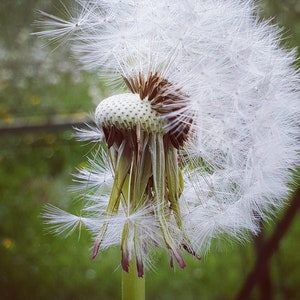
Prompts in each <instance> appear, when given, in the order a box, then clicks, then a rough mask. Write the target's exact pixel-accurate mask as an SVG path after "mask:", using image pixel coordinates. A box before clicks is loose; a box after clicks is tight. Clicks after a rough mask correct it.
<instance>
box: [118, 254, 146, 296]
mask: <svg viewBox="0 0 300 300" xmlns="http://www.w3.org/2000/svg"><path fill="white" fill-rule="evenodd" d="M122 300H145V275H144V277H142V278H141V277H138V274H137V269H136V266H135V262H134V261H133V260H131V261H130V263H129V272H128V273H127V272H124V271H122Z"/></svg>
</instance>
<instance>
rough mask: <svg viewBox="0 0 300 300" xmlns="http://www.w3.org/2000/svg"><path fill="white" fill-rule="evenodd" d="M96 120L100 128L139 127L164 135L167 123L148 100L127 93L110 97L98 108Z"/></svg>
mask: <svg viewBox="0 0 300 300" xmlns="http://www.w3.org/2000/svg"><path fill="white" fill-rule="evenodd" d="M95 120H96V123H97V125H98V126H99V127H111V126H115V127H116V128H118V129H131V128H133V127H135V126H137V125H140V126H141V129H142V130H145V131H147V132H151V133H164V128H165V125H166V124H165V123H166V121H165V120H164V119H163V118H162V117H161V116H160V115H159V113H157V112H156V111H155V110H153V109H152V108H151V103H150V102H149V101H148V99H147V98H145V99H143V100H141V98H140V96H139V95H138V94H132V93H126V94H119V95H114V96H111V97H108V98H106V99H104V100H103V101H101V102H100V104H99V105H98V106H97V108H96V112H95Z"/></svg>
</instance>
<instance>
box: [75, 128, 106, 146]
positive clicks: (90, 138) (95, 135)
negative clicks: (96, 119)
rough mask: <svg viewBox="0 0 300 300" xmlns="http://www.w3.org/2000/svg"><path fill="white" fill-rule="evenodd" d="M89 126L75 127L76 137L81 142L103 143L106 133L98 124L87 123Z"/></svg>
mask: <svg viewBox="0 0 300 300" xmlns="http://www.w3.org/2000/svg"><path fill="white" fill-rule="evenodd" d="M86 127H87V128H75V130H76V134H75V137H76V139H77V140H78V141H80V142H92V143H101V142H102V141H103V138H104V135H103V131H102V130H100V129H99V128H98V127H96V125H91V124H86Z"/></svg>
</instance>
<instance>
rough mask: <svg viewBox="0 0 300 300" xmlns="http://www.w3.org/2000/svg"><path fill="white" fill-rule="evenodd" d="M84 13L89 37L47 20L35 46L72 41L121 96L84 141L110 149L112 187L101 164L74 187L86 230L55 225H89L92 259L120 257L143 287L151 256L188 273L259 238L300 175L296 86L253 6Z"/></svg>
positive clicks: (102, 110)
mask: <svg viewBox="0 0 300 300" xmlns="http://www.w3.org/2000/svg"><path fill="white" fill-rule="evenodd" d="M77 4H78V5H79V6H81V10H80V12H79V19H80V20H84V26H77V25H78V24H79V22H78V21H76V23H75V26H74V22H72V24H73V25H70V23H68V22H69V21H62V20H60V19H56V18H55V17H52V16H49V15H47V14H45V13H44V14H43V15H44V16H45V17H48V18H50V19H51V20H52V21H51V22H50V23H48V22H47V21H46V22H45V23H44V25H46V26H49V25H50V27H53V26H54V29H52V30H46V31H45V32H44V33H40V35H42V36H46V37H49V38H50V39H53V40H57V39H61V38H67V39H68V40H69V41H70V43H71V45H72V47H71V49H72V51H73V52H74V53H75V54H76V56H77V57H78V59H79V61H80V62H81V63H82V65H83V67H84V68H87V69H96V70H98V71H99V70H100V71H101V74H102V75H101V76H106V77H108V78H109V79H110V81H111V82H115V80H119V81H120V82H122V83H123V86H124V88H125V89H126V90H127V92H125V93H123V94H117V95H116V94H115V95H113V96H111V97H109V98H106V99H104V100H103V101H101V102H100V103H99V105H98V107H97V109H96V112H95V123H96V126H97V129H95V130H94V129H92V128H91V131H89V132H86V131H85V130H79V138H80V139H81V140H83V141H87V140H91V141H93V142H96V143H98V142H99V143H102V144H104V148H103V149H106V150H105V151H106V154H105V156H106V159H105V160H107V161H108V162H109V166H110V168H111V171H112V177H109V178H110V180H109V181H106V178H108V177H106V175H105V174H107V173H106V171H105V170H106V169H105V167H104V165H105V161H104V160H103V159H102V160H101V159H100V161H99V160H98V159H97V158H96V157H93V159H92V160H90V161H89V163H90V165H91V168H88V169H86V170H84V171H83V170H80V171H79V174H78V175H77V177H76V179H75V180H77V181H79V184H80V186H81V187H80V188H79V190H80V192H82V187H85V188H86V189H85V190H86V192H83V196H84V197H85V198H86V199H87V200H88V203H89V205H90V207H89V206H87V207H85V212H87V213H90V214H91V218H92V221H91V222H90V223H88V221H87V220H88V217H86V218H85V219H82V218H79V219H77V218H74V217H73V216H70V215H68V214H63V213H62V212H61V211H60V210H53V209H51V211H50V212H49V213H47V214H46V219H48V222H49V223H50V224H52V225H54V226H55V229H56V230H57V231H58V232H61V231H66V230H71V231H73V230H74V228H75V227H76V226H77V225H78V224H79V223H81V222H83V223H86V224H89V226H88V227H89V228H90V229H91V231H92V233H93V234H94V236H95V242H94V248H93V253H92V257H93V258H95V257H96V255H97V254H98V252H99V251H100V250H101V249H103V248H107V247H110V246H112V245H119V246H120V248H121V251H122V255H121V266H122V268H123V270H124V271H125V272H128V270H129V268H130V262H132V261H135V264H136V268H137V274H138V276H139V277H142V276H143V275H144V265H145V263H147V261H149V252H151V247H160V248H164V249H166V250H167V251H168V253H169V254H170V265H171V266H173V265H174V262H177V264H178V265H179V266H180V267H181V268H184V267H185V262H184V258H183V255H182V252H183V251H186V252H188V253H189V254H191V255H193V256H195V257H196V258H197V259H199V255H201V254H203V253H205V252H206V251H208V250H209V248H210V244H211V241H212V239H217V238H218V237H219V236H220V235H222V237H223V236H224V234H226V235H227V236H229V237H233V238H235V239H237V240H239V241H243V240H244V239H246V238H247V236H248V235H247V233H257V232H258V230H259V228H258V226H257V224H258V219H264V218H266V216H267V215H268V214H269V213H272V212H274V211H276V209H277V208H279V207H281V206H282V205H283V204H284V199H285V198H286V196H287V194H288V192H289V188H288V185H287V184H288V182H289V181H291V170H293V169H295V167H296V165H297V164H298V163H299V156H298V154H299V140H298V139H299V119H300V114H299V98H300V97H299V95H300V93H299V83H300V81H299V75H298V74H297V72H296V71H295V68H294V67H293V63H294V60H295V57H294V53H293V51H291V52H289V51H287V50H284V49H282V48H280V46H279V41H280V37H279V30H278V29H277V27H275V26H271V25H270V24H269V23H268V22H267V21H266V22H261V21H260V22H259V21H258V17H257V13H256V11H255V6H254V4H253V2H252V1H234V0H226V1H225V0H224V1H192V0H188V1H184V2H182V1H168V0H163V1H152V0H151V1H150V0H142V1H129V0H128V1H117V0H114V1H81V0H80V1H77ZM53 22H54V23H53ZM74 27H75V28H77V27H80V30H78V31H76V33H75V31H74ZM98 156H100V157H101V156H103V152H101V151H100V153H99V154H98ZM102 180H103V182H106V183H107V182H109V184H110V189H109V191H110V192H109V194H108V193H107V190H106V191H105V192H104V190H103V189H102V185H103V183H102ZM103 194H104V196H103ZM105 195H106V196H105ZM59 227H60V228H61V229H58V228H59ZM148 264H149V263H148ZM150 264H151V263H150Z"/></svg>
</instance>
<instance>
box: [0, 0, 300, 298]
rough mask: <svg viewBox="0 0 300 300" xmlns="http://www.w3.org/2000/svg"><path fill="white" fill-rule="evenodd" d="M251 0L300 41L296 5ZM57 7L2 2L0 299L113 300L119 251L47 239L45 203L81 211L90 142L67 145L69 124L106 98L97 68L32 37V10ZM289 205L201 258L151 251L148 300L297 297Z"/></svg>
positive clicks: (287, 41)
mask: <svg viewBox="0 0 300 300" xmlns="http://www.w3.org/2000/svg"><path fill="white" fill-rule="evenodd" d="M62 2H63V3H66V2H68V1H62ZM258 4H259V6H260V8H261V15H262V17H272V18H273V21H272V22H278V23H279V24H280V26H284V27H285V30H284V31H283V35H284V37H285V38H284V41H283V44H284V45H285V46H286V47H297V46H299V45H300V1H299V0H285V1H283V0H261V1H260V2H259V3H258ZM61 8H62V5H61V3H60V1H58V0H55V1H50V0H1V1H0V299H45V300H46V299H70V300H71V299H74V300H78V299H90V300H93V299H120V278H121V270H120V268H119V267H118V264H119V260H120V258H119V256H120V251H119V249H111V250H109V251H106V252H102V253H101V254H100V255H98V257H97V258H96V260H95V261H91V260H90V250H91V246H92V241H91V239H90V236H89V235H88V234H87V233H86V232H85V231H84V230H82V232H81V233H80V235H79V233H74V234H73V235H72V236H70V237H68V238H64V237H57V236H53V235H52V234H50V233H49V230H48V228H47V226H45V224H43V219H42V218H41V214H42V212H43V209H44V206H45V204H46V203H51V204H53V205H58V206H59V207H62V208H64V209H68V210H73V211H75V212H76V210H78V211H79V210H80V201H78V199H76V198H75V196H73V195H72V194H71V193H70V192H69V187H70V186H71V185H72V176H71V174H72V173H74V172H76V168H78V167H80V166H82V164H84V163H85V160H86V159H85V156H86V155H87V154H88V153H89V151H90V149H91V147H90V145H84V144H79V143H78V142H76V141H75V139H74V137H73V133H74V131H73V130H72V126H81V125H80V124H81V122H83V121H86V120H88V117H89V113H91V112H93V110H94V108H95V106H96V104H97V103H98V101H99V99H103V98H104V97H105V96H107V95H109V94H110V90H109V88H108V87H107V86H105V84H104V83H103V82H101V81H99V79H98V77H97V75H96V74H87V73H84V72H79V68H78V66H77V65H76V62H75V61H73V60H72V57H71V56H70V54H69V53H68V50H67V49H66V47H58V48H56V47H55V45H47V44H45V41H42V40H40V39H38V38H37V37H36V36H33V35H31V33H32V32H33V31H35V28H34V26H33V23H34V20H36V19H37V18H38V16H37V14H36V13H35V10H36V9H40V10H45V11H47V12H53V13H54V14H61V13H62V9H61ZM298 53H300V52H299V51H298ZM299 66H300V64H299ZM295 181H296V180H295ZM294 184H295V187H297V186H299V184H297V183H294ZM288 201H289V202H290V207H292V208H293V209H292V210H291V211H292V212H289V211H288V209H287V208H286V209H284V210H283V211H282V212H280V213H279V214H278V218H277V219H276V221H273V222H270V223H269V224H264V225H263V233H262V235H261V236H259V237H257V238H253V241H252V242H250V243H248V244H245V245H242V246H241V245H237V244H235V243H232V244H226V245H225V246H224V245H223V246H220V247H219V245H216V247H214V249H213V251H211V252H210V253H209V254H208V255H207V256H206V257H204V258H203V260H202V261H201V262H198V261H196V260H194V259H192V258H189V257H186V261H187V265H188V266H187V268H186V269H185V270H179V269H175V271H174V270H171V269H170V268H169V266H168V265H169V262H168V257H167V254H166V253H160V252H157V253H155V254H154V259H155V268H154V269H153V270H151V271H150V272H148V273H147V275H146V277H147V280H146V282H147V283H146V284H147V287H146V289H147V299H164V300H167V299H176V300H177V299H179V300H180V299H184V300H191V299H207V300H210V299H220V300H221V299H236V298H237V296H238V295H239V293H240V292H241V291H242V290H243V291H244V292H245V293H246V294H244V295H246V296H242V297H243V299H247V297H248V298H249V299H278V300H281V299H297V297H299V295H300V256H299V247H300V216H299V213H297V212H298V211H297V210H298V208H299V194H298V198H297V197H296V195H295V194H293V195H291V196H290V199H288ZM287 212H288V213H290V215H288V216H287V215H286V214H287ZM279 220H283V221H281V223H280V222H279ZM278 224H279V225H278ZM278 228H279V229H278ZM280 230H281V231H280ZM280 232H281V233H280ZM262 253H263V254H262ZM259 255H260V256H259ZM259 257H260V258H259ZM258 258H259V261H258V264H259V266H260V269H258V270H257V271H256V272H254V274H253V275H254V276H253V277H252V279H253V278H254V280H252V282H251V277H250V280H249V278H248V275H249V273H251V272H252V271H253V270H254V269H255V266H256V264H257V260H258ZM262 262H264V263H262ZM247 278H248V279H247ZM245 287H246V288H245ZM240 295H243V294H240ZM245 297H246V298H245ZM298 299H299V298H298Z"/></svg>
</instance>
